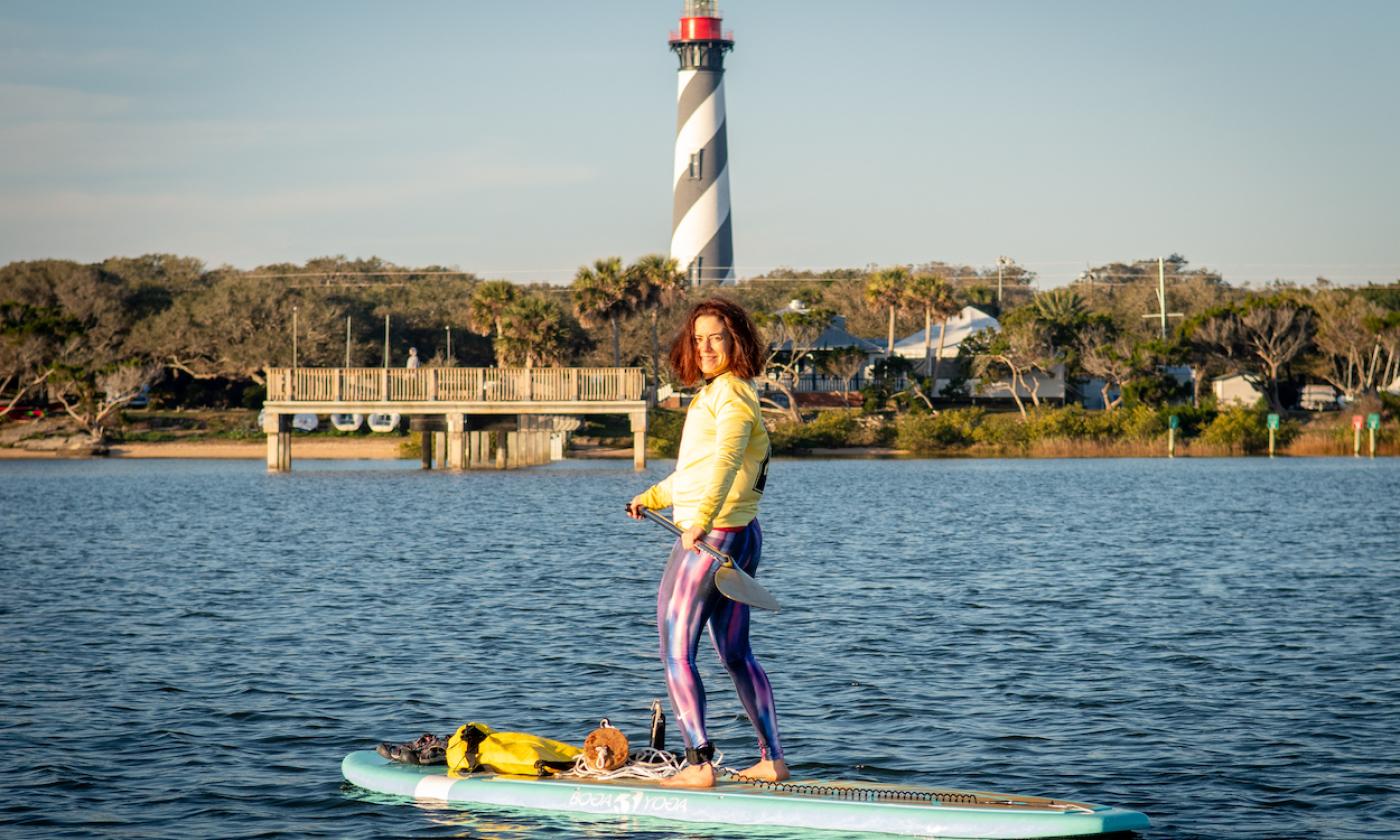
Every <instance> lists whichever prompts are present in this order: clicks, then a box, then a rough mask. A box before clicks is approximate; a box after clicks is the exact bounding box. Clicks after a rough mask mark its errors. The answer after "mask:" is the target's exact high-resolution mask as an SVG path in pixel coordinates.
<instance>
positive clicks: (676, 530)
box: [638, 505, 734, 566]
mask: <svg viewBox="0 0 1400 840" xmlns="http://www.w3.org/2000/svg"><path fill="white" fill-rule="evenodd" d="M638 507H641V506H640V505H638ZM642 515H643V516H645V517H646V518H647V519H650V520H651V521H652V522H655V523H657V524H658V525H661V526H663V527H664V528H665V529H666V530H668V531H670V532H671V533H673V534H675V535H676V536H678V537H679V536H680V535H681V534H684V533H685V531H683V530H681V526H679V525H677V524H676V523H674V522H672V521H671V520H669V519H667V518H666V517H664V516H662V515H661V514H659V513H657V512H656V511H654V510H652V509H651V508H646V507H644V508H642ZM695 547H696V548H697V549H699V550H700V551H703V552H705V553H706V554H708V555H710V556H711V557H713V558H715V559H716V560H718V561H720V562H721V563H724V564H726V565H729V566H733V565H734V558H733V557H730V556H729V555H728V554H725V553H724V552H723V551H720V550H719V549H717V548H715V547H714V546H712V545H710V544H709V543H705V542H701V541H700V540H696V541H695Z"/></svg>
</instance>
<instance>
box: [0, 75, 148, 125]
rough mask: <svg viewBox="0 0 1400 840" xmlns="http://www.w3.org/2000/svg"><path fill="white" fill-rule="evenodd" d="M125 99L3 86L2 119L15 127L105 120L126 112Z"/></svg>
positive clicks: (64, 89) (43, 87)
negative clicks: (15, 125) (41, 123)
mask: <svg viewBox="0 0 1400 840" xmlns="http://www.w3.org/2000/svg"><path fill="white" fill-rule="evenodd" d="M130 107H131V100H130V98H128V97H125V96H114V95H112V94H106V93H91V92H89V91H85V90H79V89H78V88H71V87H58V86H55V85H17V84H9V83H6V82H0V114H3V115H4V116H3V117H0V119H2V120H3V121H4V123H6V124H9V125H14V124H16V123H20V124H26V123H33V122H44V121H48V120H72V119H77V120H82V119H104V118H108V117H112V116H116V115H119V114H122V113H124V112H126V111H127V110H128V109H129V108H130Z"/></svg>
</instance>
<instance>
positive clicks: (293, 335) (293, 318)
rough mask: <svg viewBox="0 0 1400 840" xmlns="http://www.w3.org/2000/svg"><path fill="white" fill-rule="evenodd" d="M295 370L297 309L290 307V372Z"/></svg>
mask: <svg viewBox="0 0 1400 840" xmlns="http://www.w3.org/2000/svg"><path fill="white" fill-rule="evenodd" d="M296 369H297V308H296V307H295V306H293V307H292V370H296Z"/></svg>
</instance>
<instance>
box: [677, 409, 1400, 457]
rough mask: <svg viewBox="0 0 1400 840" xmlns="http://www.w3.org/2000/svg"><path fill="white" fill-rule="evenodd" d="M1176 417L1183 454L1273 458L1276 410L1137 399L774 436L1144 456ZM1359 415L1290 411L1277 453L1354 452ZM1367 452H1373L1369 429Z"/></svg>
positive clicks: (857, 447) (802, 445) (1033, 453)
mask: <svg viewBox="0 0 1400 840" xmlns="http://www.w3.org/2000/svg"><path fill="white" fill-rule="evenodd" d="M1173 414H1174V415H1176V416H1177V420H1178V423H1179V428H1178V429H1177V431H1176V455H1177V456H1179V457H1188V456H1213V457H1218V456H1241V455H1260V454H1267V453H1268V449H1269V430H1268V425H1267V418H1268V412H1267V411H1266V410H1264V409H1254V408H1244V407H1231V408H1226V409H1221V410H1216V409H1214V408H1192V407H1190V406H1166V407H1162V408H1152V407H1150V406H1146V405H1136V406H1132V407H1129V408H1120V409H1116V410H1114V411H1088V410H1085V409H1084V408H1081V407H1080V406H1077V405H1069V406H1064V407H1055V406H1041V407H1039V408H1034V409H1031V410H1030V411H1029V412H1028V416H1027V418H1026V420H1024V421H1023V420H1022V419H1021V416H1020V415H1019V414H1018V413H1016V412H997V411H988V410H986V409H984V408H955V409H950V410H944V411H939V412H936V413H935V412H927V411H923V412H921V411H908V412H904V413H900V414H894V415H891V414H885V413H862V412H859V411H855V410H852V411H845V410H842V409H829V410H825V411H821V412H819V413H817V415H816V416H815V417H814V418H812V419H811V420H808V421H807V422H805V423H794V422H791V421H782V420H779V421H770V424H769V436H770V437H771V439H772V441H773V451H774V452H775V453H776V454H779V455H797V456H801V455H809V454H820V455H840V454H842V451H843V450H846V451H849V453H850V454H852V455H855V454H862V453H865V454H870V453H876V454H879V455H883V456H888V455H907V456H914V457H982V458H997V457H1029V458H1137V457H1159V456H1165V455H1166V454H1167V446H1168V432H1169V429H1170V417H1171V416H1172V415H1173ZM682 417H683V414H682V413H681V412H678V411H653V412H652V415H651V423H650V427H651V428H650V438H651V452H652V454H653V455H656V456H661V457H669V456H674V454H675V451H676V448H677V447H678V446H679V443H680V425H681V418H682ZM1353 444H1354V438H1353V431H1352V428H1351V415H1350V413H1346V414H1338V413H1331V414H1320V415H1299V416H1296V417H1288V418H1285V419H1284V420H1283V422H1282V423H1281V424H1280V428H1279V429H1278V431H1277V432H1276V433H1275V452H1276V453H1277V454H1279V455H1350V454H1352V451H1353ZM1361 451H1362V454H1368V453H1369V442H1368V438H1367V433H1366V432H1365V431H1363V432H1362V437H1361ZM1376 454H1377V455H1400V434H1397V433H1396V430H1395V428H1394V424H1386V425H1383V426H1382V427H1381V430H1380V431H1379V432H1378V433H1377V438H1376Z"/></svg>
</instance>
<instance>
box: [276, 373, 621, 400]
mask: <svg viewBox="0 0 1400 840" xmlns="http://www.w3.org/2000/svg"><path fill="white" fill-rule="evenodd" d="M643 387H644V384H643V376H642V369H641V368H453V367H427V368H303V367H298V368H269V369H268V371H267V398H268V400H269V401H273V402H624V401H637V400H641V399H642V398H643V396H642V390H643Z"/></svg>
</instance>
